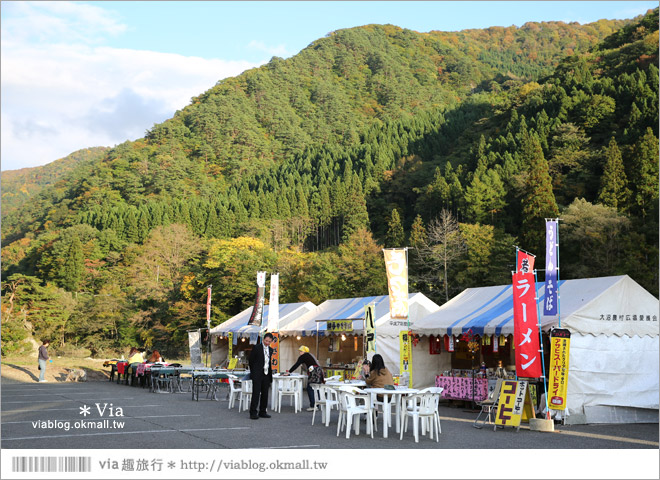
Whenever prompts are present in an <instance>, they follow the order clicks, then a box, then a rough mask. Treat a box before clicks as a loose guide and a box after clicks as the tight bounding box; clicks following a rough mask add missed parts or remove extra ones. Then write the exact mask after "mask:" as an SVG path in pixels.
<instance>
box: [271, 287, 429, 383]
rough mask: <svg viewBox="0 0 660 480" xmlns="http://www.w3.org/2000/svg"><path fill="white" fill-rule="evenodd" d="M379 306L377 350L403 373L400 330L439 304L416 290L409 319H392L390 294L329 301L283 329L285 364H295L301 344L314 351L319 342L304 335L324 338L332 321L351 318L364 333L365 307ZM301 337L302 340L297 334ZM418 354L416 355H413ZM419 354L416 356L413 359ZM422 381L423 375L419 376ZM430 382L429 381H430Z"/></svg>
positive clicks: (410, 301)
mask: <svg viewBox="0 0 660 480" xmlns="http://www.w3.org/2000/svg"><path fill="white" fill-rule="evenodd" d="M372 303H373V304H374V305H375V310H376V315H375V318H376V353H379V354H381V355H382V356H383V359H384V360H385V364H386V365H387V368H388V369H389V370H390V371H391V372H392V373H393V374H396V373H398V372H399V332H400V331H402V330H408V325H409V324H410V328H413V327H414V325H415V323H416V322H417V321H418V320H419V319H421V318H423V317H425V316H427V315H428V314H429V313H431V312H434V311H435V310H437V309H438V308H439V307H438V305H437V304H436V303H435V302H433V301H431V300H430V299H429V298H427V297H426V296H425V295H423V294H421V293H412V294H409V296H408V305H409V318H408V319H407V320H405V319H404V320H400V319H392V318H391V317H390V304H389V296H388V295H381V296H376V297H360V298H348V299H340V300H326V301H325V302H323V303H322V304H320V305H319V306H318V307H316V308H315V309H313V310H312V311H310V312H309V313H307V314H306V315H304V316H302V317H300V318H298V319H297V320H295V321H292V322H291V323H289V324H288V325H286V326H285V327H283V328H281V329H280V333H281V334H282V335H283V336H285V335H286V336H288V337H289V338H283V339H282V340H281V342H280V359H281V363H282V365H283V366H286V365H289V364H293V362H295V359H296V357H297V356H298V346H299V345H300V344H308V346H309V347H310V349H311V350H312V352H313V351H314V349H313V348H312V346H315V342H310V341H309V340H307V339H303V338H302V337H310V338H312V337H316V335H317V331H318V335H319V336H320V337H323V336H325V335H326V334H327V331H326V330H327V321H328V320H351V321H352V326H353V331H354V332H356V333H358V334H360V335H362V333H363V330H364V320H363V319H364V312H365V306H366V305H369V304H372ZM297 336H300V337H301V339H300V340H298V339H297V338H296V337H297ZM413 355H414V354H413ZM414 361H415V357H414V356H413V362H414ZM419 380H420V382H421V378H420V379H419ZM413 382H414V384H415V385H418V378H417V376H416V375H415V372H414V371H413ZM426 383H428V382H426Z"/></svg>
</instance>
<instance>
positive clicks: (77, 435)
mask: <svg viewBox="0 0 660 480" xmlns="http://www.w3.org/2000/svg"><path fill="white" fill-rule="evenodd" d="M250 428H251V427H219V428H199V429H185V430H173V429H168V430H139V431H136V432H98V433H74V434H72V435H42V436H38V437H14V438H7V437H5V436H3V438H2V441H3V442H8V441H11V440H36V439H40V438H73V437H91V436H99V435H132V434H142V433H172V432H197V431H200V430H248V429H250Z"/></svg>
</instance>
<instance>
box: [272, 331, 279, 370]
mask: <svg viewBox="0 0 660 480" xmlns="http://www.w3.org/2000/svg"><path fill="white" fill-rule="evenodd" d="M271 333H272V334H273V341H272V342H271V344H270V346H271V348H272V349H273V354H272V355H271V357H270V364H271V366H272V367H273V373H278V372H279V371H280V334H279V332H271Z"/></svg>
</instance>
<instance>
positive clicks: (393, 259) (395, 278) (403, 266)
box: [383, 248, 408, 318]
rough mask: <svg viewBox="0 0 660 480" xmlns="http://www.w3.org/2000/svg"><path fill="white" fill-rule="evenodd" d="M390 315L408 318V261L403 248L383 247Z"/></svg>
mask: <svg viewBox="0 0 660 480" xmlns="http://www.w3.org/2000/svg"><path fill="white" fill-rule="evenodd" d="M383 253H384V254H385V269H386V271H387V288H388V290H389V293H390V317H391V318H408V261H407V259H406V249H405V248H385V249H383Z"/></svg>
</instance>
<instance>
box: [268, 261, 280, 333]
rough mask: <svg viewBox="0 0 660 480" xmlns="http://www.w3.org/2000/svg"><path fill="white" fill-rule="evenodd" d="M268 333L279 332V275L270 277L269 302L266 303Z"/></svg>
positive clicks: (275, 274)
mask: <svg viewBox="0 0 660 480" xmlns="http://www.w3.org/2000/svg"><path fill="white" fill-rule="evenodd" d="M268 331H269V332H271V333H272V332H279V331H280V274H279V273H274V274H272V275H271V276H270V300H269V302H268Z"/></svg>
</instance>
